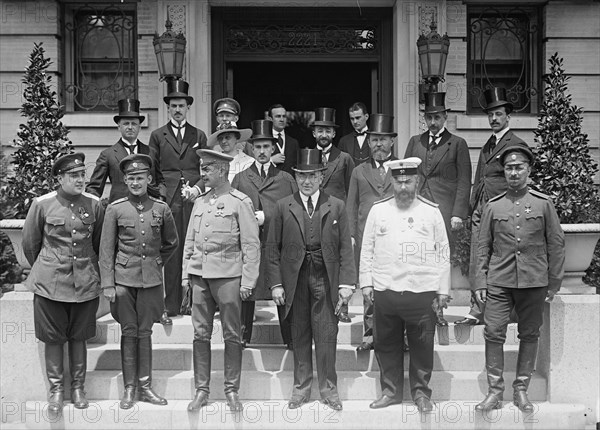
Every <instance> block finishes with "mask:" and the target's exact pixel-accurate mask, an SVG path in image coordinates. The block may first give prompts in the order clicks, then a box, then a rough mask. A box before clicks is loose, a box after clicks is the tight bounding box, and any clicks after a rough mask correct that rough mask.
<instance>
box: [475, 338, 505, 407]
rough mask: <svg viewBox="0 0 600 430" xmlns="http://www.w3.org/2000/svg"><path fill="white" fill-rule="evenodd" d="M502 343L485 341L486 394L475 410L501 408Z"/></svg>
mask: <svg viewBox="0 0 600 430" xmlns="http://www.w3.org/2000/svg"><path fill="white" fill-rule="evenodd" d="M503 346H504V345H503V344H501V343H495V342H486V343H485V367H486V370H487V380H488V394H487V396H486V397H485V399H484V400H483V401H482V402H481V403H479V404H477V406H475V410H477V411H489V410H491V409H500V408H502V398H503V396H504V378H503V376H502V374H503V372H504V348H503Z"/></svg>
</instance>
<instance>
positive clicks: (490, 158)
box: [471, 130, 527, 213]
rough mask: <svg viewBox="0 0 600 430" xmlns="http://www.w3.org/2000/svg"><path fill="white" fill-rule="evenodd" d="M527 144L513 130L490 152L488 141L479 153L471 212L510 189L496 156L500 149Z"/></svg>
mask: <svg viewBox="0 0 600 430" xmlns="http://www.w3.org/2000/svg"><path fill="white" fill-rule="evenodd" d="M516 145H522V146H527V144H526V143H525V141H524V140H522V139H520V138H519V137H517V135H516V134H514V133H513V132H512V131H511V130H509V131H507V132H506V133H505V134H504V136H502V139H500V141H499V142H496V147H495V148H494V151H493V152H492V153H491V154H490V145H489V143H487V142H486V144H485V145H483V148H481V152H480V153H479V161H478V162H477V170H476V171H475V182H474V184H473V191H472V193H471V213H472V212H473V211H475V210H476V209H479V210H481V206H483V204H484V203H486V202H487V201H488V200H489V199H491V198H492V197H496V196H497V195H499V194H501V193H503V192H504V191H506V190H507V189H508V184H507V183H506V178H505V177H504V167H502V164H500V162H499V161H498V159H497V158H496V157H497V156H498V154H500V151H502V150H503V149H504V148H506V147H508V146H516Z"/></svg>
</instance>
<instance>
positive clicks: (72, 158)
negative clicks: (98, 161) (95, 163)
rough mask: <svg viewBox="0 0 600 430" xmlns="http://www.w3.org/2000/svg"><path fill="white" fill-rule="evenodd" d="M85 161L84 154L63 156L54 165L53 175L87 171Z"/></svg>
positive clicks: (76, 153) (77, 153)
mask: <svg viewBox="0 0 600 430" xmlns="http://www.w3.org/2000/svg"><path fill="white" fill-rule="evenodd" d="M84 161H85V154H84V153H83V152H75V153H73V154H65V155H61V156H60V157H58V158H57V159H56V161H55V162H54V164H53V165H52V174H53V175H54V176H58V175H60V174H62V173H65V172H78V171H80V170H85V164H84Z"/></svg>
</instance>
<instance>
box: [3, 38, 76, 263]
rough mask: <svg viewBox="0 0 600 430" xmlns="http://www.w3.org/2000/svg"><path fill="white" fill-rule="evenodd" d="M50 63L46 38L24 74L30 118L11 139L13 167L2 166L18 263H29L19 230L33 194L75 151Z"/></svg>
mask: <svg viewBox="0 0 600 430" xmlns="http://www.w3.org/2000/svg"><path fill="white" fill-rule="evenodd" d="M50 64H52V62H51V61H50V59H49V58H46V57H45V51H44V48H43V47H42V44H41V43H40V44H35V45H34V48H33V51H32V53H31V55H30V57H29V65H28V66H27V68H26V69H25V74H24V76H23V79H22V82H23V84H24V89H23V99H24V100H25V101H24V102H23V105H22V106H21V108H20V109H19V112H20V113H21V115H22V116H24V117H26V118H27V122H26V123H24V124H23V123H22V124H20V126H19V131H18V132H17V138H16V139H14V140H13V143H12V145H11V146H12V147H13V148H16V150H15V151H14V153H13V154H12V161H11V164H12V171H11V172H9V171H8V170H9V169H2V178H1V180H2V184H1V189H0V204H1V205H2V208H3V214H2V215H3V219H2V220H0V228H1V229H2V230H3V231H5V232H6V233H7V234H8V235H9V237H10V239H11V241H12V243H13V247H14V249H15V253H16V255H17V259H18V260H19V264H21V266H23V267H27V268H28V267H29V264H28V263H27V261H26V260H25V258H24V256H23V251H22V249H21V234H20V233H21V230H22V228H23V224H24V220H25V217H26V216H27V211H28V210H29V207H30V206H31V203H32V201H33V199H35V198H36V197H38V196H41V195H43V194H46V193H49V192H50V191H53V190H54V189H55V188H56V185H57V183H56V180H55V179H54V177H53V175H52V163H53V162H54V160H55V159H56V158H57V157H58V156H59V155H62V154H68V153H71V152H73V144H72V143H71V141H70V140H69V139H68V133H69V130H68V129H67V128H66V127H65V126H64V125H63V124H62V122H61V118H62V117H63V115H64V112H63V109H62V106H61V105H60V104H59V102H58V100H57V94H56V91H54V90H53V89H52V88H51V83H52V76H51V75H49V74H48V73H47V70H48V67H49V66H50Z"/></svg>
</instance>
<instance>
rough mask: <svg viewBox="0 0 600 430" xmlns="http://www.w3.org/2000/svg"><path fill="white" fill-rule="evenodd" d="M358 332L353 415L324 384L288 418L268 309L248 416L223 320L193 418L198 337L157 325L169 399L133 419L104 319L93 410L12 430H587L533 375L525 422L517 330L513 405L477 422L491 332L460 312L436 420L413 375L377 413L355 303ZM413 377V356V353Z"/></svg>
mask: <svg viewBox="0 0 600 430" xmlns="http://www.w3.org/2000/svg"><path fill="white" fill-rule="evenodd" d="M352 303H353V304H354V305H353V306H350V316H351V318H352V322H351V323H341V324H340V325H339V334H338V352H337V370H338V389H339V392H340V396H341V398H342V401H343V402H344V410H343V411H342V412H334V411H332V410H331V409H329V408H327V407H325V406H323V405H322V404H321V403H320V402H318V399H319V394H318V390H317V389H316V385H317V384H316V378H315V383H314V386H313V392H312V399H313V400H314V401H313V402H312V403H309V404H307V405H305V406H303V407H302V408H301V409H299V410H289V409H288V408H287V406H286V405H287V400H288V399H289V397H290V394H291V389H292V383H293V375H292V369H293V356H292V354H293V352H292V351H288V350H286V349H285V348H284V347H283V345H282V344H281V337H280V333H279V324H278V321H277V313H276V309H275V307H274V306H273V304H272V302H259V304H258V305H257V310H256V317H257V320H256V321H255V325H254V332H253V339H252V344H251V345H250V347H249V348H247V349H245V350H244V353H243V365H242V383H241V389H240V397H241V399H242V401H243V402H244V406H245V407H244V411H243V412H242V413H241V414H237V415H236V414H232V413H231V412H230V411H229V409H228V408H227V407H226V406H225V402H224V399H225V395H224V393H223V354H224V345H223V337H222V332H221V326H220V322H219V321H218V318H217V319H216V321H215V326H214V333H213V347H212V351H213V358H212V367H213V369H212V375H211V393H210V401H211V403H209V405H208V406H207V407H206V408H203V409H202V410H201V411H200V412H198V413H188V412H187V410H186V406H187V403H188V402H189V401H190V400H191V398H192V397H193V393H194V386H193V370H192V339H193V329H192V325H191V321H190V317H189V316H184V317H176V318H174V319H173V325H172V326H167V327H163V326H162V325H160V324H155V325H154V334H153V336H152V339H153V348H154V355H153V369H154V371H153V387H154V389H155V390H156V391H157V392H158V393H159V394H161V395H163V396H165V397H166V398H167V399H168V400H169V405H167V406H163V407H159V406H153V405H149V404H145V403H141V402H138V403H137V404H136V406H135V407H134V408H133V409H131V410H129V411H123V410H120V409H119V406H118V401H119V398H120V396H121V394H122V391H123V381H122V376H121V364H120V350H119V348H120V327H119V325H118V324H117V323H116V322H115V321H114V320H113V319H112V317H111V316H110V314H108V315H105V316H103V317H101V318H100V319H99V320H98V329H97V335H96V337H95V338H94V339H92V340H91V341H90V342H89V343H88V376H87V381H86V391H87V395H88V398H89V399H91V401H92V403H91V405H90V408H89V409H87V410H83V411H81V410H76V409H74V408H73V407H72V405H70V404H69V405H68V406H67V407H66V408H65V410H64V412H63V414H62V417H58V418H56V417H50V416H48V413H47V410H46V409H45V408H46V403H45V402H44V401H29V402H26V405H24V407H23V411H22V413H21V420H20V422H12V423H7V424H4V425H3V427H4V428H136V429H137V428H223V429H228V428H244V429H245V428H248V429H250V428H263V429H264V428H283V427H286V428H302V429H316V428H335V429H337V428H343V429H349V428H403V429H405V428H427V429H438V428H439V429H450V428H457V429H459V428H460V429H463V428H486V429H487V428H490V429H492V428H496V429H505V428H510V429H513V428H514V429H517V428H519V429H520V428H530V429H537V428H539V429H550V428H556V429H559V428H584V427H585V415H584V407H583V405H573V404H550V403H548V402H547V401H546V399H547V383H546V379H545V378H544V377H543V376H542V375H539V374H534V377H533V379H532V382H531V386H530V389H529V395H530V398H531V400H533V401H534V402H535V406H536V410H535V412H534V413H533V414H531V415H527V416H525V415H523V414H522V413H521V412H520V411H519V410H518V409H517V408H516V407H515V406H514V405H513V404H512V402H509V400H511V398H512V390H511V383H512V380H513V378H514V370H515V367H516V361H517V351H518V339H517V333H516V325H515V324H511V325H510V326H509V329H508V333H507V342H506V345H505V368H506V370H507V371H506V372H505V378H506V383H507V390H506V392H505V396H504V398H505V400H507V401H506V402H505V406H504V408H503V409H501V410H497V411H492V412H490V413H489V414H481V413H476V412H475V411H474V407H475V405H476V404H477V403H478V402H479V401H480V400H481V399H483V397H484V396H485V394H486V392H487V383H486V376H485V371H484V363H485V360H484V340H483V326H474V327H463V326H455V325H454V324H452V322H453V321H456V320H458V319H460V318H462V316H463V315H464V314H465V313H466V312H467V310H468V308H467V307H465V306H451V307H450V308H449V309H448V310H447V311H446V312H445V315H446V318H447V319H448V321H450V323H451V324H450V326H449V327H438V328H437V332H436V337H435V342H436V347H435V362H434V371H433V376H432V378H431V387H432V389H433V395H432V398H433V400H434V401H435V402H436V405H437V408H436V410H435V411H434V413H432V414H429V415H426V416H421V415H420V414H419V413H418V411H417V409H416V407H415V406H414V404H413V403H412V402H411V400H410V394H409V392H408V372H406V373H405V393H404V399H405V402H404V404H402V405H395V406H392V407H389V408H386V409H382V410H377V411H373V410H371V409H369V406H368V405H369V403H370V402H371V401H372V400H374V399H376V398H377V397H378V396H379V394H380V387H379V368H378V365H377V360H376V359H375V355H374V353H373V351H369V352H361V353H357V352H356V349H355V348H356V345H358V344H359V343H360V341H361V338H362V306H360V305H359V304H358V303H357V300H353V302H352ZM404 360H405V368H406V369H408V354H405V357H404Z"/></svg>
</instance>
